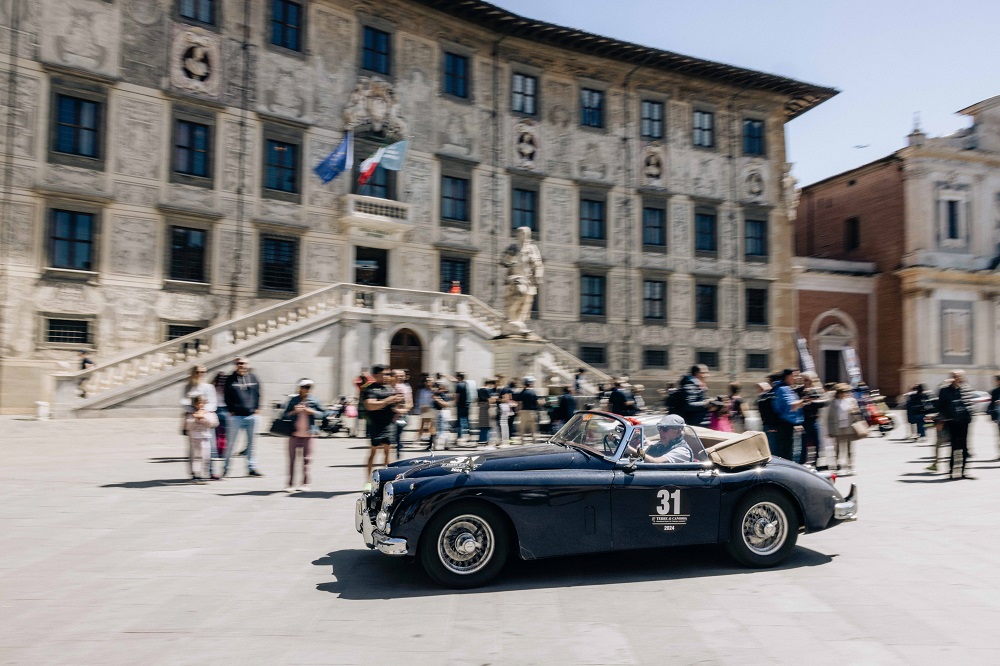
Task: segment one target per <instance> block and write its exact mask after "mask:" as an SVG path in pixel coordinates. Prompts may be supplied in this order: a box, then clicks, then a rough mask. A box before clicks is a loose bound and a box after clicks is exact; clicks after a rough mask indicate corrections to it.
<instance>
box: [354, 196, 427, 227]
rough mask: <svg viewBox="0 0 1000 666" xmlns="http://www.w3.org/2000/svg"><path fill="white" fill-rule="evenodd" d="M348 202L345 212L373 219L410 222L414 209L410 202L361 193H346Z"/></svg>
mask: <svg viewBox="0 0 1000 666" xmlns="http://www.w3.org/2000/svg"><path fill="white" fill-rule="evenodd" d="M344 202H345V203H346V211H345V214H346V215H348V216H352V217H366V218H369V219H372V220H383V221H390V222H400V223H404V224H409V223H410V222H411V215H412V209H411V206H410V204H408V203H403V202H401V201H394V200H392V199H380V198H378V197H366V196H362V195H360V194H346V195H344Z"/></svg>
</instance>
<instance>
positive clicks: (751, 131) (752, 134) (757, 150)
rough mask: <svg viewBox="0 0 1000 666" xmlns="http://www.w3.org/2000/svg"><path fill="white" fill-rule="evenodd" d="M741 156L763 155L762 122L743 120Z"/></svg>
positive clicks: (751, 119) (749, 119)
mask: <svg viewBox="0 0 1000 666" xmlns="http://www.w3.org/2000/svg"><path fill="white" fill-rule="evenodd" d="M743 154H744V155H753V156H759V155H764V154H765V150H764V121H763V120H758V119H756V118H744V119H743Z"/></svg>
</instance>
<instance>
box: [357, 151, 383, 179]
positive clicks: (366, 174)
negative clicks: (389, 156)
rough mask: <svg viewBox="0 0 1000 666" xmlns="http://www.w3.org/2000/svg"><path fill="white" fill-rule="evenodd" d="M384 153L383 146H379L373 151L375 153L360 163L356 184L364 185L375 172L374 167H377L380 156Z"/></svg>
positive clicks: (380, 159)
mask: <svg viewBox="0 0 1000 666" xmlns="http://www.w3.org/2000/svg"><path fill="white" fill-rule="evenodd" d="M383 155H385V148H379V149H378V150H376V151H375V154H374V155H372V156H371V157H369V158H368V159H366V160H365V161H364V162H362V163H361V167H360V168H359V169H358V185H364V184H365V183H367V182H368V180H369V179H370V178H371V177H372V174H373V173H375V169H377V168H378V164H379V162H381V161H382V156H383Z"/></svg>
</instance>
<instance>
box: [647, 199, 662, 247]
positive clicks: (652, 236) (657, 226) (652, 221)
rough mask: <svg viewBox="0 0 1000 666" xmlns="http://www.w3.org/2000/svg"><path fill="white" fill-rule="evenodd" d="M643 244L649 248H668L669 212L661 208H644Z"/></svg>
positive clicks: (648, 206)
mask: <svg viewBox="0 0 1000 666" xmlns="http://www.w3.org/2000/svg"><path fill="white" fill-rule="evenodd" d="M642 244H643V245H644V246H646V247H648V248H655V249H659V248H665V247H666V246H667V211H666V209H665V208H663V207H661V206H654V205H647V206H643V208H642Z"/></svg>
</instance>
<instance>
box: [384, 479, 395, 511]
mask: <svg viewBox="0 0 1000 666" xmlns="http://www.w3.org/2000/svg"><path fill="white" fill-rule="evenodd" d="M394 499H395V492H394V491H393V489H392V483H387V484H385V488H383V489H382V506H392V501H393V500H394Z"/></svg>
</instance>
